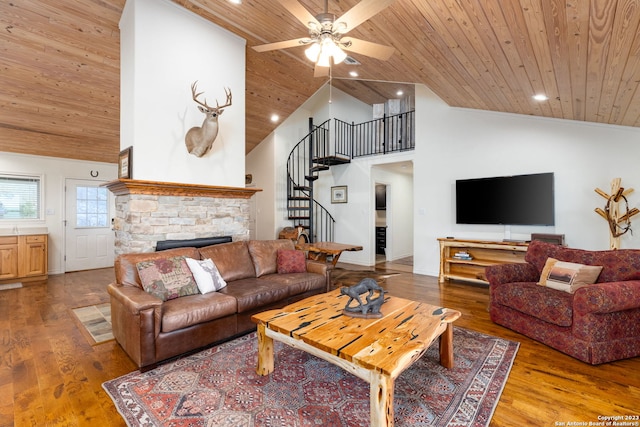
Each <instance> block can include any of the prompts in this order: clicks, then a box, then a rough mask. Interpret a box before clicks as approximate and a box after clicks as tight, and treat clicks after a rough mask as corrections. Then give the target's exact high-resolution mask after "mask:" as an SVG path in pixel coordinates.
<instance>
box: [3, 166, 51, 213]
mask: <svg viewBox="0 0 640 427" xmlns="http://www.w3.org/2000/svg"><path fill="white" fill-rule="evenodd" d="M41 190H42V177H39V176H26V175H6V174H0V220H23V219H27V220H34V219H35V220H37V219H42V210H41V206H42V191H41Z"/></svg>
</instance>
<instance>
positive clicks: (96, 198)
mask: <svg viewBox="0 0 640 427" xmlns="http://www.w3.org/2000/svg"><path fill="white" fill-rule="evenodd" d="M107 191H108V190H107V189H106V188H102V187H81V186H78V187H76V227H108V226H109V222H108V216H109V206H108V203H109V194H108V193H107Z"/></svg>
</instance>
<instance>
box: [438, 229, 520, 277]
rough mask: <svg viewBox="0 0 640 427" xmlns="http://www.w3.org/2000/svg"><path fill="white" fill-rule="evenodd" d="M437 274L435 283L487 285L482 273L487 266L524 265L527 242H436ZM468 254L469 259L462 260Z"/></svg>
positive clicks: (453, 240) (452, 240) (442, 239)
mask: <svg viewBox="0 0 640 427" xmlns="http://www.w3.org/2000/svg"><path fill="white" fill-rule="evenodd" d="M438 241H439V242H440V273H439V274H438V282H440V283H444V281H445V280H464V281H467V282H474V283H481V284H486V285H488V284H489V282H487V278H486V277H485V274H484V270H485V268H486V267H488V266H490V265H496V264H508V263H514V262H525V261H524V255H525V253H526V252H527V247H528V246H529V244H528V243H526V242H501V241H491V240H462V239H447V238H441V239H438ZM464 254H468V257H466V256H464Z"/></svg>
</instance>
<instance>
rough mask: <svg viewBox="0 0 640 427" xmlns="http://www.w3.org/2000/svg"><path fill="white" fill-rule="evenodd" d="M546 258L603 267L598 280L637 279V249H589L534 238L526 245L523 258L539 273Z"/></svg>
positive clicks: (639, 268)
mask: <svg viewBox="0 0 640 427" xmlns="http://www.w3.org/2000/svg"><path fill="white" fill-rule="evenodd" d="M547 258H555V259H558V260H560V261H566V262H575V263H578V264H585V265H597V266H602V272H601V273H600V276H598V280H597V283H608V282H622V281H627V280H640V249H618V250H606V251H588V250H584V249H573V248H567V247H564V246H558V245H554V244H551V243H546V242H541V241H538V240H534V241H533V242H531V243H530V244H529V247H528V249H527V254H526V255H525V260H526V261H527V262H529V263H531V264H533V265H535V266H536V268H537V269H538V271H539V272H542V269H543V268H544V265H545V262H546V260H547Z"/></svg>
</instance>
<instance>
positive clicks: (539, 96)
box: [533, 93, 549, 101]
mask: <svg viewBox="0 0 640 427" xmlns="http://www.w3.org/2000/svg"><path fill="white" fill-rule="evenodd" d="M533 99H535V100H536V101H546V100H548V99H549V97H548V96H547V95H545V94H544V93H539V94H537V95H533Z"/></svg>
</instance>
